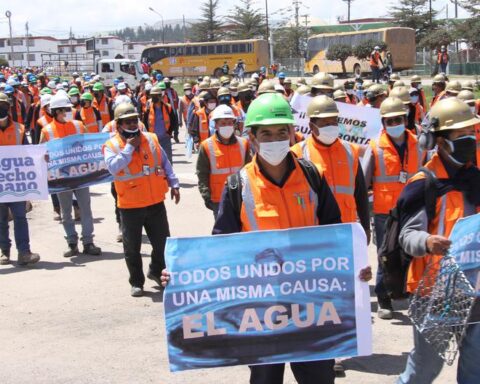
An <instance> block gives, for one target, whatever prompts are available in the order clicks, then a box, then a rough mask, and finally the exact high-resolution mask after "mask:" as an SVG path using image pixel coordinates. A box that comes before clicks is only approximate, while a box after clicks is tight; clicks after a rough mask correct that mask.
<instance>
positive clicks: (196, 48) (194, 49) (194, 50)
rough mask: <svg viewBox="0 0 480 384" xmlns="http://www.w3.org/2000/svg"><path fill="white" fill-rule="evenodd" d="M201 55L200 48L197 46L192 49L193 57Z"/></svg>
mask: <svg viewBox="0 0 480 384" xmlns="http://www.w3.org/2000/svg"><path fill="white" fill-rule="evenodd" d="M199 54H200V47H198V46H195V47H192V55H199Z"/></svg>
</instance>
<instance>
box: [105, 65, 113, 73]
mask: <svg viewBox="0 0 480 384" xmlns="http://www.w3.org/2000/svg"><path fill="white" fill-rule="evenodd" d="M102 72H113V69H112V68H111V67H110V63H102Z"/></svg>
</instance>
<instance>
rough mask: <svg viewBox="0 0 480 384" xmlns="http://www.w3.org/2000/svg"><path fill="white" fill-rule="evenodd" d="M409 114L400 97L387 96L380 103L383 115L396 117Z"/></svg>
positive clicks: (381, 114)
mask: <svg viewBox="0 0 480 384" xmlns="http://www.w3.org/2000/svg"><path fill="white" fill-rule="evenodd" d="M406 114H407V110H406V108H405V105H404V104H403V101H402V100H401V99H399V98H398V97H392V96H390V97H387V98H386V99H385V100H383V102H382V104H381V105H380V116H381V117H395V116H403V115H406Z"/></svg>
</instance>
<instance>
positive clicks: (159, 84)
mask: <svg viewBox="0 0 480 384" xmlns="http://www.w3.org/2000/svg"><path fill="white" fill-rule="evenodd" d="M156 86H157V87H158V88H160V89H167V86H166V85H165V82H163V81H160V82H159V83H158V84H157V85H156Z"/></svg>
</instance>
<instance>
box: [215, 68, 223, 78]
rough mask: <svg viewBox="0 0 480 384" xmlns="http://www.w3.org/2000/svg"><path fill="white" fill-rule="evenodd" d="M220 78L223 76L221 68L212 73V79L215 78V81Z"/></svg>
mask: <svg viewBox="0 0 480 384" xmlns="http://www.w3.org/2000/svg"><path fill="white" fill-rule="evenodd" d="M222 76H223V70H222V68H215V70H214V71H213V77H216V78H217V79H219V78H220V77H222Z"/></svg>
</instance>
